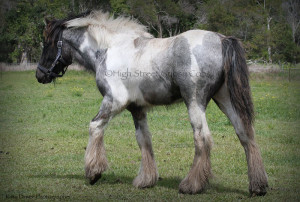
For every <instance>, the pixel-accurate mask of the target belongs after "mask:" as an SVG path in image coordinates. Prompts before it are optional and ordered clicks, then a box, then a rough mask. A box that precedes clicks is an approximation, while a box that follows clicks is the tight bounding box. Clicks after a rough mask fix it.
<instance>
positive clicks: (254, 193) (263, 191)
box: [249, 185, 268, 197]
mask: <svg viewBox="0 0 300 202" xmlns="http://www.w3.org/2000/svg"><path fill="white" fill-rule="evenodd" d="M267 187H268V185H266V186H262V187H258V188H256V189H252V190H249V192H250V196H251V197H255V196H264V195H266V193H267Z"/></svg>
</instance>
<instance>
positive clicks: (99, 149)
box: [85, 97, 116, 185]
mask: <svg viewBox="0 0 300 202" xmlns="http://www.w3.org/2000/svg"><path fill="white" fill-rule="evenodd" d="M111 100H112V99H109V98H108V97H104V99H103V101H102V104H101V107H100V111H99V112H98V114H97V115H96V116H95V118H94V119H93V120H92V121H91V122H90V130H89V133H90V134H89V135H90V136H89V142H88V145H87V148H86V152H85V175H86V177H87V178H88V179H89V180H90V184H91V185H93V184H95V183H96V182H97V181H98V180H99V179H100V178H101V173H103V172H104V171H105V170H106V169H107V168H108V164H107V159H106V155H105V149H104V141H103V137H104V129H105V127H106V125H107V124H108V122H109V120H110V119H111V118H112V117H113V116H114V115H115V114H116V110H113V108H112V104H113V103H112V101H111Z"/></svg>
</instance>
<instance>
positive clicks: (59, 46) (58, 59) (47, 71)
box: [38, 32, 70, 78]
mask: <svg viewBox="0 0 300 202" xmlns="http://www.w3.org/2000/svg"><path fill="white" fill-rule="evenodd" d="M61 38H62V32H61V33H60V34H59V38H58V41H57V49H58V51H57V55H56V58H55V60H54V62H53V63H52V65H51V67H50V68H49V69H47V68H45V67H43V66H42V65H40V64H38V69H39V70H41V71H42V72H43V73H44V74H46V75H48V76H49V77H54V78H56V77H62V76H63V75H64V74H65V72H66V71H67V69H68V66H69V65H70V64H68V63H67V62H66V61H65V60H64V59H63V58H62V51H61V49H62V44H63V43H62V39H61ZM59 62H60V63H62V64H63V65H64V66H65V67H64V68H62V70H61V73H62V74H59V73H58V74H57V73H55V72H53V70H54V68H55V66H56V65H57V64H58V63H59Z"/></svg>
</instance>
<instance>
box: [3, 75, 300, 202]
mask: <svg viewBox="0 0 300 202" xmlns="http://www.w3.org/2000/svg"><path fill="white" fill-rule="evenodd" d="M251 86H252V91H253V99H254V103H255V110H256V123H255V128H256V140H257V142H258V144H259V145H260V148H261V152H262V156H263V159H264V163H265V167H266V171H267V173H268V175H269V186H270V187H269V192H268V193H267V195H266V196H264V197H254V198H249V193H248V177H247V165H246V160H245V154H244V151H243V148H242V146H241V145H240V143H239V140H238V138H237V137H236V135H235V133H234V130H233V127H232V126H231V125H230V123H229V121H228V120H227V118H226V117H225V116H224V115H223V114H222V113H221V111H220V110H219V109H218V108H217V106H216V105H215V104H214V103H213V102H211V103H210V104H209V106H208V109H207V119H208V124H209V127H210V129H211V132H212V136H213V139H214V146H213V149H212V156H211V159H212V167H213V173H214V178H213V179H211V181H210V184H209V186H208V187H207V189H206V191H205V192H204V193H202V194H197V195H183V194H179V193H178V185H179V183H180V181H181V179H183V178H184V177H185V175H186V174H187V173H188V171H189V168H190V166H191V163H192V159H193V154H194V148H193V145H194V144H193V137H192V129H191V127H190V123H189V121H188V115H187V110H186V108H185V106H184V105H183V104H176V105H174V106H171V107H167V108H166V107H157V108H154V109H153V110H152V111H151V112H150V113H149V117H148V119H149V127H150V130H151V131H152V135H153V147H154V152H155V155H156V161H157V165H158V169H159V173H160V177H161V179H160V181H159V182H158V183H157V186H155V187H153V188H149V189H142V190H140V189H136V188H134V187H133V186H132V180H133V179H134V177H135V176H136V174H137V172H138V169H139V164H140V158H141V157H140V151H139V149H138V146H137V143H136V141H135V135H134V134H135V131H134V125H133V121H132V118H131V115H130V113H129V112H127V111H125V112H123V113H122V114H121V115H119V116H118V117H116V118H115V119H114V120H113V121H112V122H111V123H110V125H109V127H108V129H107V130H106V135H105V145H106V149H107V157H108V160H109V165H110V169H109V170H108V171H107V172H105V174H104V175H103V177H102V178H101V180H100V181H99V182H97V183H96V184H95V185H94V186H90V185H89V184H88V182H87V180H86V179H85V177H84V160H83V157H84V152H85V147H86V144H87V141H88V126H89V122H90V120H91V119H92V118H93V117H94V116H95V115H96V113H97V112H98V109H99V106H100V103H101V99H102V98H101V96H100V94H99V92H98V90H97V88H96V85H95V82H94V76H93V75H92V74H89V73H87V72H76V71H69V72H67V74H66V75H65V76H64V77H63V78H62V79H59V80H58V81H57V82H56V85H53V84H49V85H42V84H39V83H38V82H37V81H36V79H35V74H34V72H33V71H29V72H0V201H3V200H10V201H15V200H16V199H20V200H24V201H28V200H43V199H56V200H70V201H99V200H103V201H104V200H105V201H115V200H132V201H141V200H144V201H145V200H149V201H150V200H151V201H169V200H171V201H178V200H180V201H239V200H242V201H244V200H246V201H247V200H249V201H299V200H300V197H299V193H300V147H299V143H300V134H299V132H300V82H299V81H295V80H293V81H291V82H288V81H287V80H286V79H283V78H281V77H280V76H279V77H276V76H267V75H252V79H251Z"/></svg>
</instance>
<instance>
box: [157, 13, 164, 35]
mask: <svg viewBox="0 0 300 202" xmlns="http://www.w3.org/2000/svg"><path fill="white" fill-rule="evenodd" d="M157 26H158V38H162V35H163V28H162V24H161V20H160V16H159V15H158V16H157Z"/></svg>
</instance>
